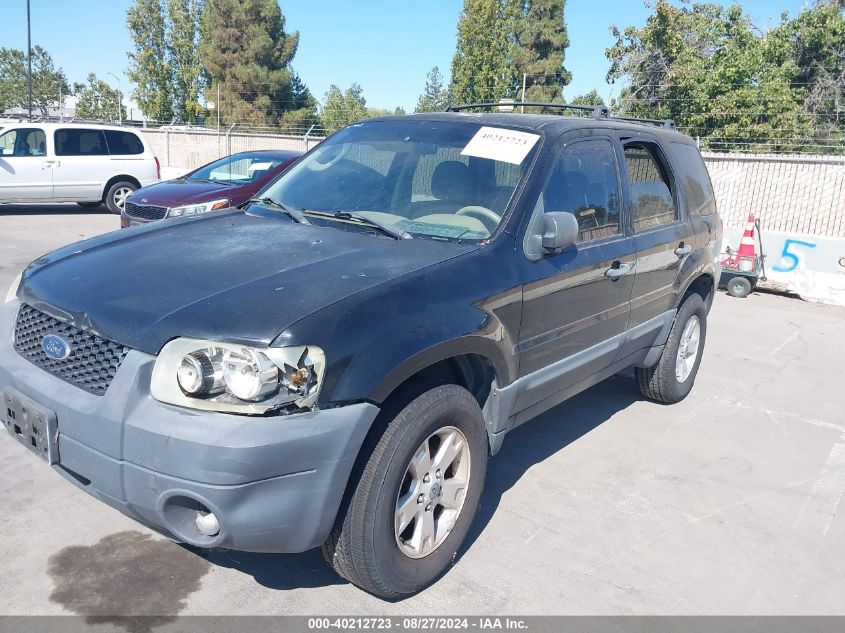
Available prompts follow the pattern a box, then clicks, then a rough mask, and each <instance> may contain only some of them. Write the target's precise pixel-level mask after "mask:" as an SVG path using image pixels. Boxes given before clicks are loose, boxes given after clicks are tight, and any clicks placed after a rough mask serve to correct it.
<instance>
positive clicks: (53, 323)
mask: <svg viewBox="0 0 845 633" xmlns="http://www.w3.org/2000/svg"><path fill="white" fill-rule="evenodd" d="M48 334H56V335H58V336H61V337H62V338H63V339H65V340H66V341H67V342H68V343H69V345H70V349H71V352H70V356H68V357H67V358H64V359H61V360H56V359H53V358H50V357H49V356H47V354H45V353H44V350H43V349H42V348H41V341H42V340H43V339H44V337H45V336H47V335H48ZM15 349H16V350H17V352H18V354H20V355H21V356H23V357H24V358H26V359H27V360H28V361H30V362H31V363H33V364H35V365H37V366H38V367H40V368H41V369H43V370H45V371H48V372H50V373H51V374H53V375H54V376H57V377H58V378H61V379H62V380H64V381H65V382H69V383H70V384H72V385H75V386H77V387H79V388H80V389H84V390H85V391H87V392H88V393H93V394H94V395H95V396H102V395H103V394H105V393H106V389H108V388H109V385H110V384H111V381H112V379H113V378H114V376H115V374H116V373H117V369H118V367H120V364H121V363H122V362H123V359H124V357H125V356H126V353H127V352H128V351H129V348H128V347H125V346H123V345H120V344H119V343H115V342H114V341H109V340H106V339H104V338H100V337H99V336H95V335H94V334H91V333H90V332H86V331H85V330H80V329H78V328H75V327H73V326H72V325H70V324H68V323H64V322H63V321H59V320H58V319H54V318H53V317H51V316H49V315H47V314H44V313H43V312H40V311H38V310H36V309H35V308H33V307H31V306H28V305H23V306H21V309H20V312H18V320H17V322H16V323H15Z"/></svg>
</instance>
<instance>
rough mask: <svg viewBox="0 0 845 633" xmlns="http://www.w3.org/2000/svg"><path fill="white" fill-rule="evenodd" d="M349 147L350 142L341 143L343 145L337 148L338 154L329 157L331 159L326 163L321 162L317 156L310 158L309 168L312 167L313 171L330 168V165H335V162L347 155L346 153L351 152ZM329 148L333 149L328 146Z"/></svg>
mask: <svg viewBox="0 0 845 633" xmlns="http://www.w3.org/2000/svg"><path fill="white" fill-rule="evenodd" d="M349 147H350V145H349V144H348V143H344V144H343V145H341V146H340V148H339V149H338V150H337V155H336V156H332V157H331V158H329V160H328V161H326V162H325V163H321V162H320V161H318V160H317V159H316V158H314V159H312V160H310V161H309V162H308V163H307V165H308V168H309V169H311V170H313V171H323V170H325V169H328V168H329V167H331V166H332V165H334V164H335V163H337V162H338V161H340V160H341V159H342V158H343V157H344V156H346V154H348V153H349ZM328 149H329V151H331V149H330V148H328Z"/></svg>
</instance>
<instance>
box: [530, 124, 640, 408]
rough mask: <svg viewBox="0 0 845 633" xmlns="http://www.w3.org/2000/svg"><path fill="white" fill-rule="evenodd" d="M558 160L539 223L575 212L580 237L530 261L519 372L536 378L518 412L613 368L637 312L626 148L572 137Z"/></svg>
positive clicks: (607, 139) (594, 136) (600, 138)
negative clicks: (621, 151)
mask: <svg viewBox="0 0 845 633" xmlns="http://www.w3.org/2000/svg"><path fill="white" fill-rule="evenodd" d="M557 153H558V154H559V155H558V158H557V162H556V165H555V167H554V168H553V170H552V173H551V175H550V176H549V177H548V180H547V181H546V182H545V185H544V187H543V189H542V193H541V194H540V197H539V199H538V200H537V201H536V205H537V206H536V207H535V211H534V214H535V215H534V216H533V217H532V220H531V223H532V225H533V224H534V223H535V222H537V221H538V219H539V221H542V217H539V218H538V215H537V214H538V213H540V214H542V213H547V212H553V211H568V212H571V213H573V214H574V215H575V217H576V219H577V220H578V225H579V236H578V241H577V243H576V244H574V245H572V246H570V247H568V248H566V249H563V250H562V251H560V252H557V253H541V254H534V255H532V254H531V253H530V252H529V253H528V254H527V256H526V257H524V258H523V262H522V266H523V267H524V271H523V279H524V285H523V310H522V325H521V328H520V333H519V344H518V348H519V352H520V370H519V373H520V376H531V378H529V379H528V380H527V381H526V385H525V389H524V390H522V391H521V393H520V395H519V400H518V402H517V408H518V409H524V408H525V407H528V406H531V405H533V404H535V403H538V402H541V401H542V400H544V399H546V398H549V397H551V396H553V395H554V394H555V393H557V392H559V391H561V390H563V389H566V388H567V387H570V386H572V385H574V384H575V383H577V382H579V381H580V380H583V379H584V378H587V377H589V376H591V375H592V374H594V373H596V372H598V371H601V370H602V369H604V368H605V367H607V366H608V365H610V364H611V363H612V362H613V360H614V358H615V357H616V355H617V353H618V352H619V349H620V347H621V345H622V344H623V342H624V332H625V330H626V327H627V323H628V315H629V311H630V299H631V291H632V288H633V282H634V274H633V265H634V261H635V259H636V248H635V245H634V240H633V239H632V238H631V236H630V234H629V232H628V230H627V226H626V223H625V222H624V221H623V215H622V213H621V211H622V204H621V177H620V173H619V161H618V156H617V153H618V146H617V145H616V142H615V140H614V139H613V138H612V137H611V136H609V135H608V134H605V133H604V132H601V131H596V132H592V133H586V134H585V133H584V132H581V133H580V134H579V135H577V136H574V137H573V136H572V135H568V136H566V137H564V139H563V140H562V142H561V145H560V147H559V148H558V150H557ZM533 230H536V229H532V227H531V226H529V228H528V232H529V236H530V234H531V233H532V231H533ZM527 239H528V238H527Z"/></svg>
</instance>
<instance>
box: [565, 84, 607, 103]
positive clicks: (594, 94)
mask: <svg viewBox="0 0 845 633" xmlns="http://www.w3.org/2000/svg"><path fill="white" fill-rule="evenodd" d="M569 103H571V104H572V105H584V106H592V105H604V99H602V98H601V95H600V94H599V93H598V91H597V90H596V89H595V88H593V89H592V90H590V92H587V93H585V94H582V95H578V96H577V97H575V98H574V99H573V100H572V101H569Z"/></svg>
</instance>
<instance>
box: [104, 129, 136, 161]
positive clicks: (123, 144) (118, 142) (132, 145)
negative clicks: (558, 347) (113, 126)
mask: <svg viewBox="0 0 845 633" xmlns="http://www.w3.org/2000/svg"><path fill="white" fill-rule="evenodd" d="M104 134H105V136H106V144H107V145H108V149H109V154H112V155H115V154H117V155H120V156H132V155H135V154H143V153H144V144H143V143H142V142H141V139H139V138H138V137H137V136H136V135H135V134H133V133H132V132H121V131H119V130H104Z"/></svg>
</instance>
